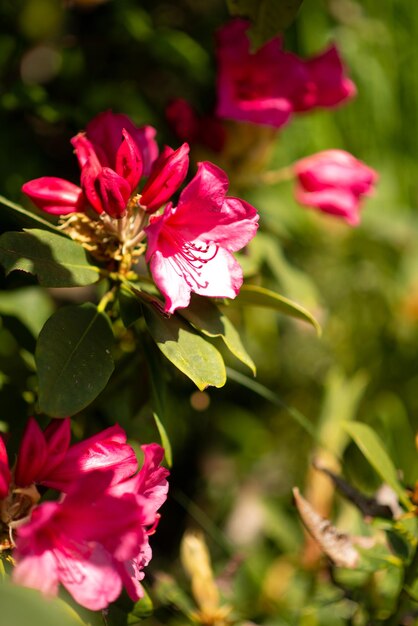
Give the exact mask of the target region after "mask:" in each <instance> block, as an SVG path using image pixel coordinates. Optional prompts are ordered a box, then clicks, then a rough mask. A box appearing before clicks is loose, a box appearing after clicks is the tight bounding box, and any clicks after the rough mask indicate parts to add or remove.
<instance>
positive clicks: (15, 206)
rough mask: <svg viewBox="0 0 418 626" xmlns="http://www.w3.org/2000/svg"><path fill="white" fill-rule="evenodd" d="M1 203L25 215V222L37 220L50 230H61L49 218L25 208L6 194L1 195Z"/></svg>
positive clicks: (36, 221)
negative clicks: (9, 198)
mask: <svg viewBox="0 0 418 626" xmlns="http://www.w3.org/2000/svg"><path fill="white" fill-rule="evenodd" d="M0 204H2V205H3V206H5V207H7V208H8V209H12V210H13V211H14V212H15V213H18V214H19V215H20V216H21V215H23V217H24V221H25V222H28V221H29V222H35V224H42V226H43V227H44V228H48V230H52V231H56V232H61V231H60V230H59V229H58V228H57V227H56V226H55V225H54V224H51V222H48V220H46V219H44V218H43V217H40V215H36V214H35V213H32V212H31V211H28V210H27V209H24V208H23V206H20V204H16V202H12V201H11V200H8V199H7V198H5V197H4V196H0Z"/></svg>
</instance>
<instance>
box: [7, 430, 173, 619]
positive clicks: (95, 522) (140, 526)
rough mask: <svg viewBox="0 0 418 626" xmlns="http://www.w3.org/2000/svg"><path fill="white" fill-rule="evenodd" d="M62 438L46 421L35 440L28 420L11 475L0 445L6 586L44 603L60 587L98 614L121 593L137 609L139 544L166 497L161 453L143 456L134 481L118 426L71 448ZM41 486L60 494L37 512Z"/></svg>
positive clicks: (154, 449)
mask: <svg viewBox="0 0 418 626" xmlns="http://www.w3.org/2000/svg"><path fill="white" fill-rule="evenodd" d="M69 429H70V423H69V419H65V420H54V421H52V422H51V423H50V424H49V426H48V427H47V428H46V430H45V431H43V432H42V430H41V429H40V428H39V426H38V424H37V422H36V421H35V420H34V419H33V418H31V419H30V420H29V422H28V425H27V427H26V430H25V433H24V435H23V438H22V442H21V445H20V448H19V452H18V457H17V463H16V465H15V466H14V468H13V469H12V470H10V469H9V466H8V461H7V452H6V447H5V445H4V442H3V440H2V439H0V455H1V482H0V487H1V491H0V497H1V501H0V513H1V526H2V528H1V550H2V553H4V552H11V554H12V556H13V559H14V561H15V563H16V567H15V569H14V571H13V579H14V580H15V582H17V583H19V584H21V585H25V586H28V587H32V588H35V589H39V590H40V591H42V592H43V593H45V594H46V595H56V594H57V593H58V587H59V584H60V583H61V584H62V585H64V587H66V589H67V590H68V591H69V592H70V594H71V595H72V596H73V597H74V599H75V600H76V601H77V602H78V603H79V604H81V605H82V606H84V607H86V608H89V609H92V610H98V609H103V608H105V607H107V606H108V604H109V603H110V602H113V601H114V600H115V599H116V598H117V597H118V596H119V594H120V592H121V590H122V587H123V586H125V587H126V589H127V591H128V593H129V595H130V597H131V598H132V599H133V600H134V601H136V600H138V599H140V598H141V597H142V596H143V591H142V587H141V584H140V581H141V580H142V578H143V577H144V573H143V571H142V570H143V568H144V567H145V566H146V565H147V564H148V563H149V561H150V559H151V555H152V553H151V548H150V545H149V540H148V536H149V534H150V533H151V532H153V531H154V530H155V527H156V525H157V523H158V519H159V513H158V512H157V511H158V509H159V508H160V507H161V505H162V504H163V503H164V501H165V499H166V496H167V490H168V483H167V475H168V471H167V470H166V469H164V468H163V467H161V466H160V463H161V461H162V459H163V455H164V451H163V449H162V448H161V447H160V446H158V445H157V444H149V445H145V446H142V449H143V452H144V463H143V465H142V467H141V469H140V470H139V471H138V462H137V460H136V457H135V454H134V451H133V449H132V448H131V446H129V445H128V444H127V442H126V434H125V433H124V431H123V430H122V429H121V428H120V427H119V426H118V425H115V426H112V427H110V428H108V429H107V430H105V431H102V432H101V433H98V434H97V435H94V436H93V437H90V438H88V439H86V440H84V441H81V442H79V443H76V444H74V445H70V430H69ZM43 485H45V486H48V487H52V488H54V489H56V490H58V491H59V492H61V493H60V495H59V498H58V500H56V501H50V500H48V501H45V502H43V501H42V490H41V489H40V486H43Z"/></svg>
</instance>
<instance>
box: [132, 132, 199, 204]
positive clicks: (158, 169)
mask: <svg viewBox="0 0 418 626" xmlns="http://www.w3.org/2000/svg"><path fill="white" fill-rule="evenodd" d="M188 154H189V146H188V144H187V143H184V144H183V145H182V146H180V148H178V149H177V150H173V149H172V148H169V147H168V146H166V147H165V149H164V151H163V152H162V154H161V155H160V157H159V158H158V159H157V160H156V161H155V163H154V165H153V168H152V170H151V175H150V177H149V179H148V181H147V182H146V184H145V186H144V188H143V190H142V194H141V205H142V206H144V207H146V208H147V210H148V211H150V212H153V211H156V210H157V209H158V208H160V207H161V206H163V204H165V203H166V202H167V201H168V200H169V199H170V197H171V196H172V195H173V193H175V192H176V191H177V189H178V188H179V187H180V185H181V184H182V182H183V181H184V179H185V177H186V175H187V170H188V168H189V157H188Z"/></svg>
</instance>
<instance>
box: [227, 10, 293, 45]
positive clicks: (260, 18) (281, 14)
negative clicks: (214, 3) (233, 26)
mask: <svg viewBox="0 0 418 626" xmlns="http://www.w3.org/2000/svg"><path fill="white" fill-rule="evenodd" d="M302 1H303V0H227V2H228V8H229V11H230V13H231V14H232V15H241V16H243V17H248V18H250V19H251V21H252V27H251V30H250V38H251V41H252V44H253V46H254V47H255V48H259V47H260V46H262V45H263V44H264V43H265V42H266V41H269V39H271V38H272V37H275V36H276V35H279V34H280V33H281V32H283V31H284V30H285V29H286V28H288V27H289V26H290V25H291V23H292V22H293V21H294V20H295V18H296V15H297V14H298V11H299V9H300V6H301V4H302Z"/></svg>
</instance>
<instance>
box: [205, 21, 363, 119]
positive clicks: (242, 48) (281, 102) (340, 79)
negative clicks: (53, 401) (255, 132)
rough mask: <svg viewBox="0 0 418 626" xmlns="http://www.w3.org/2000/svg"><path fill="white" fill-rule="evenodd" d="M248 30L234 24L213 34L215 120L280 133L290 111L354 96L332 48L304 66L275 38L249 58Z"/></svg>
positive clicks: (330, 104)
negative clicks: (273, 130) (217, 116)
mask: <svg viewBox="0 0 418 626" xmlns="http://www.w3.org/2000/svg"><path fill="white" fill-rule="evenodd" d="M248 27H249V22H247V21H246V20H242V19H236V20H232V21H231V22H229V23H228V24H226V25H225V26H224V27H223V28H221V29H220V31H219V32H218V40H217V41H218V46H217V52H218V68H219V69H218V87H217V89H218V105H217V114H218V115H219V117H222V118H227V119H233V120H238V121H240V120H241V121H247V122H252V123H255V124H265V125H268V126H273V127H275V128H280V127H281V126H283V125H285V124H286V123H287V122H288V121H289V119H290V117H291V115H292V113H293V112H294V111H306V110H308V109H312V108H314V107H318V106H321V107H333V106H336V105H337V104H339V103H340V102H342V101H344V100H346V99H347V98H350V97H352V96H353V95H354V94H355V87H354V85H353V83H352V82H351V81H350V80H349V79H347V78H346V77H345V76H344V73H343V67H342V63H341V60H340V58H339V55H338V52H337V50H336V48H335V46H332V47H331V48H330V49H328V50H327V51H325V52H324V53H321V54H319V55H318V56H316V57H314V58H312V59H308V60H307V61H305V60H303V59H300V58H299V57H297V56H296V55H294V54H292V53H289V52H285V51H284V50H282V41H281V39H280V38H278V37H276V38H274V39H272V40H271V41H269V42H268V43H266V44H265V45H264V46H262V47H261V48H260V49H259V50H257V51H256V52H254V53H252V52H250V41H249V38H248V36H247V34H246V31H247V30H248Z"/></svg>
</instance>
